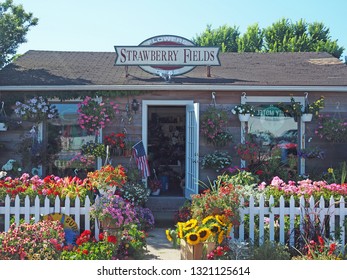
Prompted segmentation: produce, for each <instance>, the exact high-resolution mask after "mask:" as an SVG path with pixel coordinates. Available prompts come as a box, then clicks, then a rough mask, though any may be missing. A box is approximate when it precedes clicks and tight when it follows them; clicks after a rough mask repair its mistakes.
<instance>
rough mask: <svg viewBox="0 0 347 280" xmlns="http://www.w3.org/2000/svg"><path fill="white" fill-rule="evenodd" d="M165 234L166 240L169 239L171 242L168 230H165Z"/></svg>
mask: <svg viewBox="0 0 347 280" xmlns="http://www.w3.org/2000/svg"><path fill="white" fill-rule="evenodd" d="M165 234H166V238H167V240H169V241H170V242H172V237H171V235H170V230H168V229H167V230H165Z"/></svg>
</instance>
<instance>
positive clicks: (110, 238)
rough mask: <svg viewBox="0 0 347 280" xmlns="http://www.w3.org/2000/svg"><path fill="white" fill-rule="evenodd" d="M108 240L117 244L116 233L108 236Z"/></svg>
mask: <svg viewBox="0 0 347 280" xmlns="http://www.w3.org/2000/svg"><path fill="white" fill-rule="evenodd" d="M107 242H110V243H113V244H116V243H117V238H116V237H115V236H114V235H110V236H107Z"/></svg>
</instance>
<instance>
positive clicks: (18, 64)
mask: <svg viewBox="0 0 347 280" xmlns="http://www.w3.org/2000/svg"><path fill="white" fill-rule="evenodd" d="M175 40H176V42H173V41H175ZM168 41H169V42H170V43H167V42H168ZM163 42H164V43H163ZM165 42H166V43H165ZM185 47H186V48H187V50H183V49H184V48H185ZM194 47H195V46H193V45H192V44H191V42H190V41H189V40H186V39H184V38H181V37H177V36H170V38H169V39H165V38H163V36H157V37H154V38H150V39H148V40H145V41H144V42H143V43H141V44H140V45H139V46H137V47H123V49H122V48H121V47H119V48H118V49H117V48H116V51H117V52H83V51H81V52H68V51H35V50H32V51H28V52H27V53H25V54H23V55H22V56H21V57H19V58H18V59H17V60H16V61H14V62H13V63H11V64H9V65H7V66H6V67H4V68H3V69H2V70H1V71H0V100H10V99H11V97H14V98H15V97H17V96H44V97H47V98H48V99H49V100H50V101H51V103H52V104H55V105H56V106H57V108H58V110H59V113H60V119H59V121H55V122H53V128H54V131H55V133H56V136H54V137H60V138H61V143H62V144H61V145H62V147H61V149H60V151H59V152H58V155H57V156H56V158H55V159H54V160H53V161H51V162H50V164H49V166H40V167H39V166H37V169H34V170H33V171H35V172H37V171H38V172H41V173H42V174H48V173H50V172H52V173H55V174H56V175H71V174H72V172H75V169H76V168H71V167H69V166H68V165H67V161H69V160H70V159H71V157H72V156H73V155H74V154H76V153H77V152H78V151H79V150H80V147H81V145H82V144H83V143H85V142H87V141H89V140H88V139H89V138H88V137H90V136H88V135H86V134H85V133H83V130H82V129H81V128H80V127H79V126H78V124H77V109H78V108H77V104H78V102H80V101H81V99H83V98H84V97H85V96H88V95H91V94H92V95H93V96H98V97H99V98H102V99H103V100H105V99H108V100H112V101H114V102H115V103H117V104H119V108H120V111H121V114H120V115H119V118H117V120H116V121H114V122H112V123H111V124H108V125H107V127H106V128H105V129H103V130H102V131H101V133H100V134H99V135H98V139H97V141H100V142H102V141H103V137H104V136H105V135H108V134H110V133H112V132H115V133H119V132H126V134H127V140H128V141H129V143H131V144H129V145H134V144H135V143H137V142H138V141H141V140H142V142H143V145H144V148H145V152H146V154H147V156H148V160H149V166H150V171H151V176H153V172H154V170H155V172H156V175H157V177H158V178H161V180H162V183H163V184H164V185H165V187H163V193H162V195H163V194H165V195H166V196H170V195H171V196H180V197H189V196H190V195H191V194H194V193H197V192H198V190H199V187H200V185H199V184H200V182H201V181H205V182H206V180H207V178H210V179H212V180H213V179H214V177H215V176H216V174H217V172H216V171H215V170H213V169H209V168H206V169H203V168H201V159H202V157H203V156H204V155H206V154H208V153H212V152H213V151H215V150H219V151H225V152H227V153H229V154H230V155H231V156H232V164H231V165H232V166H247V164H248V162H245V161H243V160H241V159H240V157H239V156H238V154H237V153H236V151H235V149H234V146H235V145H236V144H238V143H240V142H243V141H245V136H246V135H248V134H249V133H253V134H256V135H257V136H258V137H259V140H260V141H261V143H262V146H263V148H264V149H270V148H271V147H272V144H273V143H272V140H273V139H272V140H271V139H269V135H271V137H274V138H280V137H284V136H286V137H287V138H288V139H292V140H293V141H294V142H295V144H296V145H297V146H296V147H298V148H300V149H303V148H305V147H307V146H310V145H312V144H315V145H318V146H319V147H321V148H322V149H324V150H325V154H326V156H325V160H323V161H322V160H318V159H314V160H310V161H309V160H308V159H306V158H304V157H302V158H300V159H299V160H298V165H297V168H298V172H299V173H301V174H305V173H309V172H313V171H317V170H318V169H319V172H323V171H324V170H325V169H326V168H328V167H329V166H331V165H333V164H335V163H337V162H341V161H344V160H346V158H347V149H346V143H344V142H342V143H330V142H327V141H325V140H324V139H321V138H319V137H318V136H317V134H316V133H315V131H316V126H317V120H312V121H311V122H304V121H303V120H302V119H301V118H299V119H298V120H294V118H293V117H290V116H284V115H283V114H282V115H281V114H280V115H279V114H278V110H277V109H278V108H277V107H278V104H279V103H286V104H288V103H290V100H291V97H294V98H295V100H296V101H297V102H299V103H301V104H304V103H305V102H307V101H308V102H313V101H314V100H317V99H318V98H320V97H321V96H324V101H325V106H324V108H323V109H322V110H321V113H324V114H328V113H329V114H331V116H337V117H338V118H341V119H343V118H347V114H346V112H347V65H346V64H343V63H342V62H341V61H339V60H338V59H336V58H334V57H332V56H331V55H329V54H327V53H307V52H302V53H218V48H217V49H216V48H210V49H209V48H205V49H197V50H196V52H194V51H195V50H194ZM151 48H154V49H151ZM155 48H156V49H155ZM149 50H155V51H161V53H160V52H154V55H153V60H152V61H150V62H148V61H147V62H146V61H144V59H145V56H146V54H145V53H146V51H149ZM141 51H142V53H141ZM164 51H165V52H164ZM184 51H186V52H185V53H184ZM198 51H199V52H198ZM179 52H182V53H183V58H182V59H183V60H181V61H179V62H177V60H175V59H176V56H177V57H178V55H179ZM188 52H189V53H188ZM147 54H148V53H147ZM149 55H151V54H149ZM188 59H189V60H190V61H187V60H188ZM121 60H122V61H121ZM174 60H175V61H174ZM146 63H147V64H146ZM186 64H189V65H186ZM59 97H60V99H59ZM241 103H247V104H252V105H253V106H255V108H257V110H258V114H256V115H255V116H253V117H251V119H250V120H249V121H247V122H243V121H240V120H239V118H238V117H237V116H236V115H233V114H232V113H231V110H232V108H233V107H234V106H235V105H237V104H241ZM210 106H214V107H216V108H220V110H225V111H226V112H227V113H228V122H227V129H228V132H230V133H231V134H232V136H233V139H232V142H229V143H227V144H226V145H225V146H223V147H216V146H213V145H211V144H210V143H209V142H208V141H207V140H206V139H205V138H204V137H203V135H202V134H201V129H200V128H199V126H200V125H201V123H200V118H201V116H202V114H203V113H204V112H205V111H206V110H207V109H208V108H209V107H210ZM274 108H275V109H274ZM14 119H15V117H14ZM31 126H32V124H31V123H30V122H22V123H21V125H20V126H12V127H11V126H10V127H9V128H8V129H7V130H5V131H0V142H2V143H3V144H4V146H5V148H3V149H2V151H1V155H0V166H2V165H4V164H6V163H7V161H8V159H10V158H18V159H19V158H20V155H19V154H18V153H17V152H18V147H19V142H20V139H21V135H22V134H23V133H25V132H27V131H29V130H30V128H31ZM37 129H38V130H40V129H41V128H40V127H38V128H37ZM39 133H41V134H40V137H41V140H42V141H44V142H43V143H48V141H49V139H48V138H49V137H50V135H51V136H52V134H49V133H45V131H41V130H40V131H39ZM45 138H47V139H46V140H45ZM64 141H65V142H64ZM111 160H112V164H116V163H120V164H123V165H125V166H132V165H134V162H133V161H132V157H131V153H122V154H115V155H114V156H113V157H112V159H111ZM102 164H103V160H102V159H100V160H99V161H98V165H97V166H95V168H98V167H100V166H101V165H102ZM33 168H36V166H33ZM30 171H31V170H29V172H30Z"/></svg>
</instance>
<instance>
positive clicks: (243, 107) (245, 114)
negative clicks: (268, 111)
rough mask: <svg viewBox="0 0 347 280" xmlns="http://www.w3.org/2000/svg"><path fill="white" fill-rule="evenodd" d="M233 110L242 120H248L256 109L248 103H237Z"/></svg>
mask: <svg viewBox="0 0 347 280" xmlns="http://www.w3.org/2000/svg"><path fill="white" fill-rule="evenodd" d="M231 112H232V113H233V114H234V115H238V116H239V120H240V121H241V122H247V121H248V120H249V118H250V117H251V116H253V115H254V113H255V110H254V106H252V105H250V104H247V103H246V104H239V105H236V106H235V107H234V108H233V109H232V110H231Z"/></svg>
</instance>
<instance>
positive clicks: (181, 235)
mask: <svg viewBox="0 0 347 280" xmlns="http://www.w3.org/2000/svg"><path fill="white" fill-rule="evenodd" d="M183 224H184V223H181V222H178V223H177V227H178V238H183Z"/></svg>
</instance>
